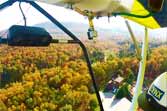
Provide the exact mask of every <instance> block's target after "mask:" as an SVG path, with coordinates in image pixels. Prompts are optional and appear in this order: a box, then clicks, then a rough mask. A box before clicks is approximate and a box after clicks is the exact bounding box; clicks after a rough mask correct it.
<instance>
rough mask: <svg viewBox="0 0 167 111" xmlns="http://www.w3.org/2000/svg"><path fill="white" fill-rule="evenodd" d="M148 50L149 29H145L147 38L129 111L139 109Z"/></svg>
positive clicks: (144, 40) (143, 46) (145, 38)
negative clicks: (138, 100) (139, 97)
mask: <svg viewBox="0 0 167 111" xmlns="http://www.w3.org/2000/svg"><path fill="white" fill-rule="evenodd" d="M147 50H148V29H147V28H146V27H145V37H144V39H143V45H142V53H141V60H140V66H139V72H138V78H137V83H136V86H135V93H134V96H133V99H132V104H131V107H130V109H129V111H136V110H137V107H138V102H137V99H138V96H139V95H140V94H141V93H142V86H143V81H144V75H145V69H146V58H147Z"/></svg>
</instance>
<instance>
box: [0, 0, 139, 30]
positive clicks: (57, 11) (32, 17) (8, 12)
mask: <svg viewBox="0 0 167 111" xmlns="http://www.w3.org/2000/svg"><path fill="white" fill-rule="evenodd" d="M2 1H5V0H0V3H1V2H2ZM40 5H41V6H42V7H43V8H44V9H45V10H47V11H48V12H49V13H50V14H51V15H52V16H54V17H55V18H56V19H58V20H59V21H67V22H82V23H85V24H87V23H88V20H87V18H86V17H84V16H82V15H80V14H78V13H77V12H74V11H72V10H68V9H65V8H63V7H57V6H53V5H48V4H44V3H40ZM22 7H23V10H24V12H25V13H26V17H27V18H28V19H27V22H28V24H29V25H33V24H37V23H41V22H44V21H47V19H46V18H45V17H43V16H42V15H41V14H40V13H39V12H37V11H36V10H35V9H34V8H33V7H32V6H30V5H28V4H25V3H22ZM20 20H22V15H21V13H20V10H19V6H18V3H16V4H14V5H13V6H12V7H9V8H6V9H5V10H3V11H1V12H0V30H2V29H6V28H8V27H9V26H10V25H12V24H16V23H18V22H19V21H20ZM19 23H20V24H23V21H22V22H19ZM94 24H95V26H98V27H102V28H112V27H121V28H126V26H125V24H124V19H123V18H121V17H111V18H110V22H108V18H107V17H102V18H100V19H95V20H94ZM133 25H134V24H133ZM139 27H140V26H139Z"/></svg>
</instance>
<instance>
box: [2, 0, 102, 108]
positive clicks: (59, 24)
mask: <svg viewBox="0 0 167 111" xmlns="http://www.w3.org/2000/svg"><path fill="white" fill-rule="evenodd" d="M16 1H18V2H27V3H30V4H31V5H32V6H33V7H34V8H35V9H36V10H38V11H39V12H40V13H42V14H43V15H44V16H45V17H47V18H48V19H49V20H50V21H51V22H52V23H53V24H55V25H56V26H58V27H59V28H60V29H61V30H62V31H64V32H65V33H66V34H67V35H68V36H70V37H71V38H72V39H73V40H74V41H77V43H78V44H79V45H80V47H81V48H82V50H83V52H84V56H85V59H86V62H87V66H88V69H89V73H90V76H91V79H92V82H93V86H94V89H95V93H96V96H97V99H98V102H99V106H100V110H101V111H104V108H103V104H102V101H101V98H100V94H99V90H98V87H97V84H96V80H95V76H94V73H93V69H92V66H91V62H90V59H89V55H88V52H87V49H86V47H85V45H84V44H83V43H82V42H81V41H80V40H79V39H78V38H77V37H76V36H75V35H74V34H73V33H72V32H71V31H69V30H68V29H67V28H66V27H64V26H63V25H62V24H61V23H60V22H59V21H58V20H56V19H55V18H54V17H52V16H51V15H50V14H49V13H48V12H47V11H45V10H44V9H43V8H42V7H41V6H39V5H38V4H37V3H35V2H34V1H27V0H8V1H7V2H5V3H3V4H1V5H0V10H1V9H3V8H6V7H8V6H10V5H12V4H13V3H15V2H16Z"/></svg>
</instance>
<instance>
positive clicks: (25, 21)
mask: <svg viewBox="0 0 167 111" xmlns="http://www.w3.org/2000/svg"><path fill="white" fill-rule="evenodd" d="M19 9H20V11H21V14H22V16H23V20H24V26H27V19H26V16H25V14H24V12H23V9H22V7H21V2H19Z"/></svg>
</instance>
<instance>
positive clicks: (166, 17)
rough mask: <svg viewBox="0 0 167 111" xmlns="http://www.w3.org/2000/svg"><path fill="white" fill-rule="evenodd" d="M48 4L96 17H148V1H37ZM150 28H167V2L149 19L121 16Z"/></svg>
mask: <svg viewBox="0 0 167 111" xmlns="http://www.w3.org/2000/svg"><path fill="white" fill-rule="evenodd" d="M37 1H40V2H45V3H48V4H53V5H58V6H62V7H66V8H69V7H71V8H72V9H75V8H78V9H80V10H82V11H85V10H87V11H91V12H93V13H94V14H95V16H98V17H101V16H112V15H113V14H115V13H128V14H129V13H130V14H135V15H141V16H144V15H148V14H149V13H150V11H149V10H148V9H147V7H148V3H147V1H148V0H37ZM120 15H121V14H120ZM121 16H123V17H125V18H127V19H130V20H133V21H135V22H137V23H139V24H142V25H144V26H146V27H149V28H153V29H154V28H160V27H167V0H164V7H163V9H162V10H161V11H160V12H158V13H154V14H152V15H151V16H149V17H147V18H142V17H141V18H137V17H133V16H127V15H125V14H124V15H121Z"/></svg>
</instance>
